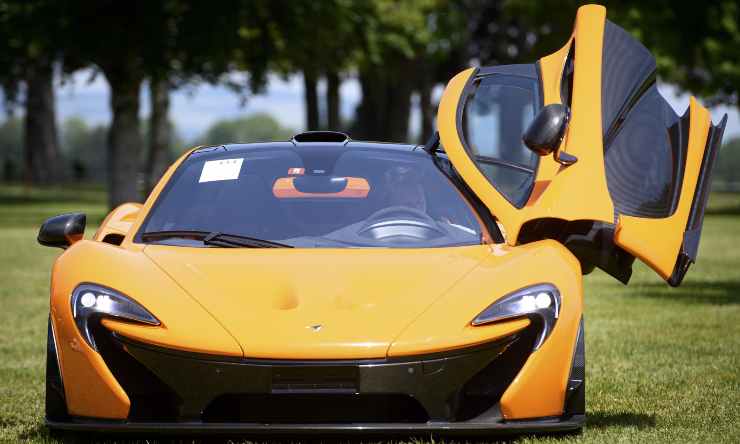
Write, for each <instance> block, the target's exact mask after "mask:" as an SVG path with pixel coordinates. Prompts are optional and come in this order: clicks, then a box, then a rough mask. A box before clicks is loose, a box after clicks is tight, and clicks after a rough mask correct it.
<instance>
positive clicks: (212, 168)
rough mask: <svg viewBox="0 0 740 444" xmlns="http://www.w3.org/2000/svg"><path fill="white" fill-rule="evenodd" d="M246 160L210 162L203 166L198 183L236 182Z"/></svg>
mask: <svg viewBox="0 0 740 444" xmlns="http://www.w3.org/2000/svg"><path fill="white" fill-rule="evenodd" d="M243 161H244V159H220V160H209V161H206V163H205V164H203V171H201V172H200V180H199V181H198V182H201V183H202V182H215V181H217V180H236V179H238V178H239V171H241V169H242V162H243Z"/></svg>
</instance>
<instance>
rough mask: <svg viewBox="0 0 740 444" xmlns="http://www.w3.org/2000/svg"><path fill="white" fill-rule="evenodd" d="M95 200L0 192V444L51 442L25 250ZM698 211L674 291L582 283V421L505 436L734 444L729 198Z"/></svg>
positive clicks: (735, 302) (49, 253)
mask: <svg viewBox="0 0 740 444" xmlns="http://www.w3.org/2000/svg"><path fill="white" fill-rule="evenodd" d="M104 202H105V197H104V195H103V194H102V192H101V191H100V190H94V189H93V190H91V189H89V188H78V189H75V188H72V189H66V190H44V191H38V190H25V189H23V188H21V187H17V186H15V187H9V186H4V187H0V238H2V240H3V245H2V247H0V442H12V443H15V442H28V443H37V442H59V441H58V440H56V439H53V438H51V437H49V435H48V434H47V432H46V429H45V428H44V427H43V425H42V416H43V394H44V359H45V358H44V356H45V347H46V344H45V341H46V318H47V313H48V285H49V270H50V267H51V263H52V261H53V260H54V258H55V257H56V256H57V255H58V254H59V250H55V249H50V248H44V247H41V246H39V245H37V244H36V232H37V229H38V226H39V224H40V223H41V221H42V220H43V219H44V218H45V217H48V216H51V215H54V214H57V213H60V212H64V211H72V210H76V209H79V210H83V211H86V212H87V213H88V214H89V215H90V218H89V221H90V223H92V224H96V223H98V222H99V221H100V220H101V219H102V217H103V216H104V213H105V204H104ZM708 213H709V216H708V217H707V218H706V220H705V228H704V235H703V238H702V243H701V252H700V254H699V262H698V264H696V265H695V266H694V267H693V268H692V270H691V271H690V272H689V274H688V276H687V278H686V280H685V281H684V284H683V286H681V287H680V288H669V287H668V286H667V285H666V284H664V283H663V282H662V281H661V280H660V279H659V278H658V277H657V276H655V275H654V274H653V273H652V272H651V271H650V270H648V269H647V268H646V267H645V266H643V265H639V264H636V266H635V272H634V276H633V278H632V282H631V284H630V285H629V286H623V285H622V284H620V283H618V282H617V281H615V280H613V279H611V278H609V277H608V276H606V275H605V274H603V273H600V272H594V273H593V274H592V275H590V276H588V277H587V278H586V349H587V372H586V373H587V381H588V383H587V409H588V422H587V425H586V428H585V429H584V431H583V434H581V435H575V436H564V437H563V436H550V437H526V436H525V437H519V438H517V441H521V442H533V441H558V442H561V441H562V442H570V441H574V442H617V441H619V442H740V424H739V423H738V422H739V421H740V378H739V376H740V195H729V194H727V195H720V194H715V195H713V196H712V198H711V201H710V210H709V212H708ZM93 228H94V227H93ZM92 231H93V230H92V229H90V228H89V229H88V234H90V233H92ZM65 439H66V440H67V442H70V441H73V440H72V439H71V438H69V437H67V438H65ZM78 439H79V441H82V442H85V441H83V440H82V439H81V438H78ZM436 441H439V440H436ZM109 442H110V441H109ZM117 442H129V441H122V440H118V441H117ZM139 442H147V443H152V442H157V441H156V440H152V439H148V440H147V439H141V440H140V441H139ZM182 442H191V440H189V439H184V440H182ZM236 442H239V441H236ZM414 442H419V443H420V442H423V440H421V441H418V440H414Z"/></svg>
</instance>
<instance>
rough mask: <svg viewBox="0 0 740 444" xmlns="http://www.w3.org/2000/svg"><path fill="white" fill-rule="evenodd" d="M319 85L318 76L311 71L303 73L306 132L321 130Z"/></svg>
mask: <svg viewBox="0 0 740 444" xmlns="http://www.w3.org/2000/svg"><path fill="white" fill-rule="evenodd" d="M317 83H318V80H317V77H316V74H315V73H314V72H312V71H311V70H304V71H303V87H304V89H303V96H304V99H305V104H306V131H315V130H318V129H320V128H319V100H318V95H317V93H316V84H317Z"/></svg>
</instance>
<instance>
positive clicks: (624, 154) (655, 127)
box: [604, 85, 688, 217]
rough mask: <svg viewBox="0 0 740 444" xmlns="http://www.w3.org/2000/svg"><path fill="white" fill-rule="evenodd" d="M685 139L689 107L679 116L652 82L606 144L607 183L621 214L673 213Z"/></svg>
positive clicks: (656, 215)
mask: <svg viewBox="0 0 740 444" xmlns="http://www.w3.org/2000/svg"><path fill="white" fill-rule="evenodd" d="M687 141H688V113H687V114H686V116H685V119H679V117H678V116H677V115H676V113H675V112H674V111H673V109H672V108H671V106H670V105H668V103H667V102H666V101H665V99H663V97H662V96H661V95H660V93H659V92H658V89H657V88H656V87H655V85H653V86H652V87H650V89H648V90H647V91H646V92H645V94H644V95H643V96H642V97H641V98H640V100H639V101H638V102H637V104H636V105H635V107H634V108H633V109H632V110H630V112H629V114H628V115H627V118H626V119H625V121H624V123H623V124H622V126H621V127H620V128H619V130H618V132H617V133H616V136H615V137H614V139H613V140H611V141H608V143H607V145H606V149H605V153H604V162H605V165H606V178H607V185H608V186H609V194H610V195H611V198H612V201H614V206H615V209H616V210H617V211H618V212H619V213H620V214H626V215H630V216H640V217H667V216H670V215H671V214H672V213H673V211H674V209H675V205H676V203H677V198H678V192H679V191H680V181H681V177H680V174H679V173H680V171H682V168H681V165H682V163H683V157H684V153H685V152H686V143H687Z"/></svg>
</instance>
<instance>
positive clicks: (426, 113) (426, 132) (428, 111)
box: [419, 66, 434, 144]
mask: <svg viewBox="0 0 740 444" xmlns="http://www.w3.org/2000/svg"><path fill="white" fill-rule="evenodd" d="M421 72H422V74H421V80H420V82H419V83H420V85H419V111H420V112H419V117H420V119H421V122H420V123H421V125H420V126H419V130H420V133H419V143H420V144H424V143H426V142H427V140H429V138H430V137H431V136H432V132H433V131H434V109H432V82H431V81H430V80H429V75H428V74H427V72H428V71H427V69H426V67H424V66H422V71H421Z"/></svg>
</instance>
